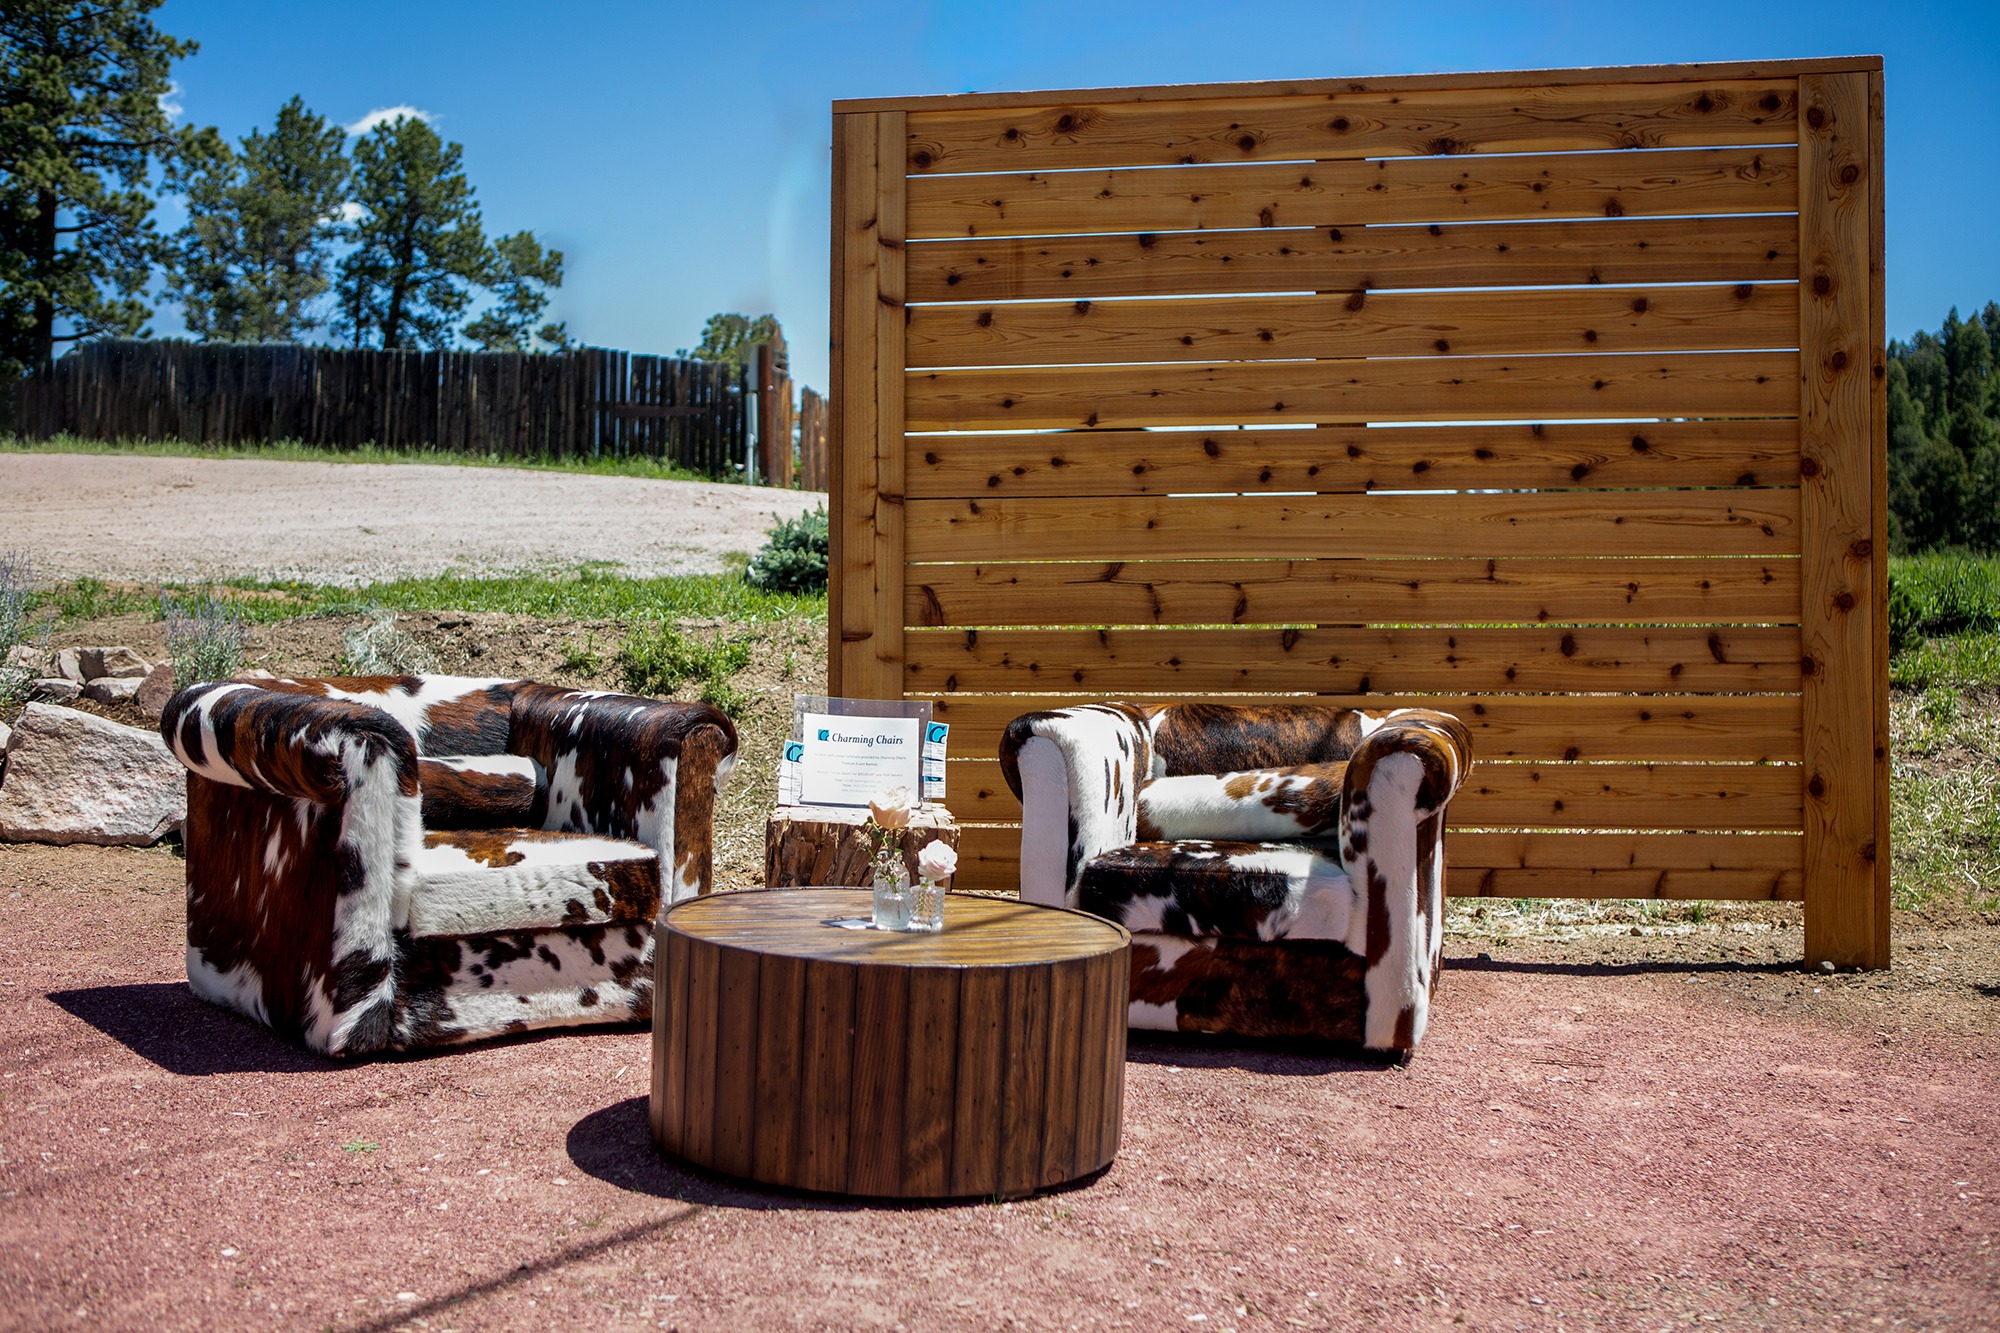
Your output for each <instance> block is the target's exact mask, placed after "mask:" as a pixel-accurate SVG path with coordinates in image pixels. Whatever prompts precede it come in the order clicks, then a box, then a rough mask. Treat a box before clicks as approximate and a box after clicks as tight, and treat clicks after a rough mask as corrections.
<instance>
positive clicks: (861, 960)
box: [652, 889, 1132, 1198]
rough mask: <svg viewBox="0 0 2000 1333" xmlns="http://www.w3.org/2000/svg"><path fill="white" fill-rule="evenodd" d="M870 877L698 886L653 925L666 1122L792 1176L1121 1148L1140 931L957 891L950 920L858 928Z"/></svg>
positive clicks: (917, 1172) (893, 1189)
mask: <svg viewBox="0 0 2000 1333" xmlns="http://www.w3.org/2000/svg"><path fill="white" fill-rule="evenodd" d="M869 905H870V895H869V893H868V891H867V890H865V889H760V890H753V891H748V892H742V893H720V894H715V895H713V896H711V897H706V898H692V899H689V900H688V901H686V902H684V903H681V904H679V905H677V906H675V907H673V908H672V909H670V910H669V911H668V912H667V914H666V916H665V917H664V918H662V920H661V923H660V927H659V929H658V931H657V932H656V936H655V938H656V940H657V944H656V946H655V947H656V950H657V953H656V957H655V959H654V990H653V1092H652V1124H653V1137H654V1139H655V1140H657V1141H658V1142H659V1144H660V1146H661V1147H663V1148H665V1149H666V1150H667V1151H669V1152H671V1153H674V1154H676V1155H677V1156H680V1157H682V1158H685V1159H686V1160H687V1161H689V1162H692V1163H694V1164H695V1165H697V1166H702V1167H707V1168H709V1169H711V1170H715V1171H722V1172H726V1173H728V1174H730V1175H735V1176H744V1177H747V1178H749V1179H751V1180H757V1181H762V1182H764V1183H766V1184H771V1185H782V1186H787V1187H789V1188H794V1189H807V1190H824V1191H829V1192H833V1193H840V1194H860V1195H879V1196H886V1197H896V1198H948V1197H954V1196H965V1195H982V1196H989V1197H990V1196H995V1195H1019V1194H1026V1193H1028V1192H1030V1191H1033V1190H1036V1189H1040V1188H1043V1187H1046V1186H1049V1185H1057V1184H1060V1183H1062V1182H1063V1181H1066V1180H1073V1179H1075V1178H1076V1177H1078V1176H1081V1175H1086V1174H1088V1173H1089V1172H1092V1171H1095V1170H1097V1169H1098V1168H1099V1167H1102V1166H1105V1165H1106V1164H1108V1163H1109V1162H1110V1161H1111V1159H1112V1157H1113V1155H1115V1154H1116V1153H1117V1151H1118V1126H1119V1115H1120V1112H1121V1110H1122V1107H1123V1101H1124V1092H1125V1006H1126V998H1127V994H1128V991H1129V988H1130V985H1131V961H1130V953H1131V943H1132V937H1131V936H1130V935H1128V934H1126V933H1125V931H1124V930H1123V929H1122V928H1121V927H1119V926H1115V925H1113V924H1111V923H1110V922H1108V921H1103V920H1100V919H1099V918H1097V917H1094V916H1088V915H1085V914H1084V913H1082V912H1072V911H1066V910H1062V909H1059V908H1050V907H1036V906H1032V905H1030V904H1026V903H1021V902H1016V901H1014V900H1011V899H1000V898H976V897H971V896H967V895H961V894H952V895H950V897H949V898H948V899H947V901H946V905H945V913H944V930H943V931H942V932H941V933H939V934H936V935H916V934H909V935H905V934H897V933H893V932H888V931H875V930H847V929H842V928H840V927H837V926H830V925H826V924H824V923H825V922H827V921H829V920H834V919H839V918H852V917H858V916H866V915H867V914H868V912H869Z"/></svg>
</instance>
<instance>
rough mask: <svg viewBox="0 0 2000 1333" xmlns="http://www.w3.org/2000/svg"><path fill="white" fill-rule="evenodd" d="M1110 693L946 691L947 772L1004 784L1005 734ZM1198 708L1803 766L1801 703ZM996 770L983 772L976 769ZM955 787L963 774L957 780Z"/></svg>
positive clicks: (1317, 699)
mask: <svg viewBox="0 0 2000 1333" xmlns="http://www.w3.org/2000/svg"><path fill="white" fill-rule="evenodd" d="M1103 699H1104V696H1101V695H1094V696H1077V695H1068V696H1061V695H1057V696H1049V695H1039V696H1038V695H1020V694H1014V695H1009V694H986V695H979V694H973V695H948V696H945V697H942V698H938V699H935V700H933V701H932V708H933V716H934V717H935V718H936V719H937V720H938V721H940V722H948V723H950V724H951V751H950V752H951V755H952V758H951V759H950V760H949V761H948V764H949V771H950V772H951V773H952V774H954V775H955V774H956V773H957V772H958V771H959V767H960V766H961V765H970V766H972V767H969V768H968V769H967V772H969V773H970V774H971V775H972V776H971V778H970V779H969V780H970V781H972V782H973V783H975V784H979V785H984V786H989V787H991V786H1004V785H1005V783H1004V781H1003V779H1002V778H1001V777H1000V775H999V772H998V755H999V753H1000V737H1001V735H1002V733H1004V732H1005V731H1006V729H1007V724H1008V723H1010V722H1012V721H1013V720H1014V719H1015V718H1017V717H1020V716H1022V715H1023V714H1025V713H1035V712H1043V711H1046V710H1052V709H1057V708H1068V707H1073V706H1075V705H1077V704H1082V703H1098V702H1103ZM1197 701H1198V702H1201V703H1218V704H1227V703H1250V704H1280V705H1282V704H1288V703H1289V704H1299V703H1311V704H1315V705H1322V706H1332V707H1340V708H1360V709H1364V710H1366V711H1368V712H1371V713H1381V712H1387V711H1389V710H1391V709H1396V708H1431V709H1436V710H1438V711H1440V712H1445V713H1450V714H1451V715H1452V716H1453V717H1456V718H1457V719H1458V720H1459V721H1460V722H1462V723H1464V724H1465V726H1466V728H1467V729H1468V730H1469V731H1470V732H1471V735H1472V754H1473V761H1474V762H1475V763H1477V762H1479V761H1481V760H1487V759H1540V760H1642V761H1643V760H1652V761H1657V762H1668V763H1671V762H1686V763H1711V762H1713V763H1787V764H1789V763H1797V762H1798V760H1799V755H1800V741H1799V697H1798V696H1797V695H1795V694H1747V695H1727V694H1725V695H1687V694H1682V695H1675V694H1648V695H1533V694H1530V695H1511V694H1482V695H1477V696H1466V695H1455V694H1442V695H1400V696H1393V695H1392V696H1384V695H1364V696H1358V697H1357V696H1338V695H1333V696H1298V695H1286V696H1276V697H1274V696H1269V695H1265V696H1256V695H1201V696H1199V697H1198V700H1197ZM981 764H991V765H994V766H995V767H994V771H993V772H991V773H987V772H985V771H984V770H983V769H981V768H979V767H978V765H981ZM950 780H951V782H952V783H953V785H954V787H956V785H957V778H956V777H955V776H953V777H952V778H951V779H950Z"/></svg>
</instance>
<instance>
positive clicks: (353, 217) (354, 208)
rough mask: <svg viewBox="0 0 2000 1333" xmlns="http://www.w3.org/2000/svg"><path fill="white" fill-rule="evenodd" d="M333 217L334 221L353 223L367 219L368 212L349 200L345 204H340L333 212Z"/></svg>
mask: <svg viewBox="0 0 2000 1333" xmlns="http://www.w3.org/2000/svg"><path fill="white" fill-rule="evenodd" d="M333 216H334V219H335V221H338V222H346V223H354V222H359V221H361V219H363V218H365V217H367V216H368V210H367V209H365V208H363V207H362V206H361V205H360V204H357V203H355V202H354V201H353V200H352V199H349V200H348V201H347V202H346V203H344V204H342V205H341V206H340V207H339V208H337V209H335V210H334V213H333Z"/></svg>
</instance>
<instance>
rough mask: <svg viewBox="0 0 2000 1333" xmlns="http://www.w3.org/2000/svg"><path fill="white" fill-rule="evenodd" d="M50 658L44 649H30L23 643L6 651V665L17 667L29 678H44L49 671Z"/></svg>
mask: <svg viewBox="0 0 2000 1333" xmlns="http://www.w3.org/2000/svg"><path fill="white" fill-rule="evenodd" d="M50 656H51V654H50V652H49V651H48V649H46V648H32V647H30V646H28V645H27V644H25V643H17V644H15V645H14V646H13V647H12V648H9V649H8V650H7V665H8V666H10V667H19V668H20V669H21V670H23V671H26V672H27V673H28V674H29V675H31V676H46V675H48V674H49V672H50V670H51V668H50V666H49V658H50Z"/></svg>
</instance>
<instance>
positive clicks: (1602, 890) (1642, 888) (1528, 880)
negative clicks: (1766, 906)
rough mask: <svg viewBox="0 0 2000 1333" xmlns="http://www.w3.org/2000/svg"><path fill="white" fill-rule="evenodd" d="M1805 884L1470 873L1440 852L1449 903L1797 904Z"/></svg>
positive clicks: (1762, 875) (1780, 879) (1617, 873)
mask: <svg viewBox="0 0 2000 1333" xmlns="http://www.w3.org/2000/svg"><path fill="white" fill-rule="evenodd" d="M1794 841H1796V839H1794ZM1804 881H1805V876H1804V874H1803V872H1801V871H1798V870H1590V869H1577V870H1518V869H1516V870H1474V869H1471V868H1469V867H1466V866H1460V865H1456V864H1454V863H1453V862H1452V859H1451V852H1450V850H1449V847H1447V850H1446V852H1445V885H1444V891H1445V892H1446V893H1447V894H1449V895H1450V896H1451V897H1454V898H1660V899H1667V900H1672V901H1678V902H1687V901H1691V900H1704V901H1712V902H1798V901H1799V900H1800V899H1802V898H1804V897H1805V882H1804Z"/></svg>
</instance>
